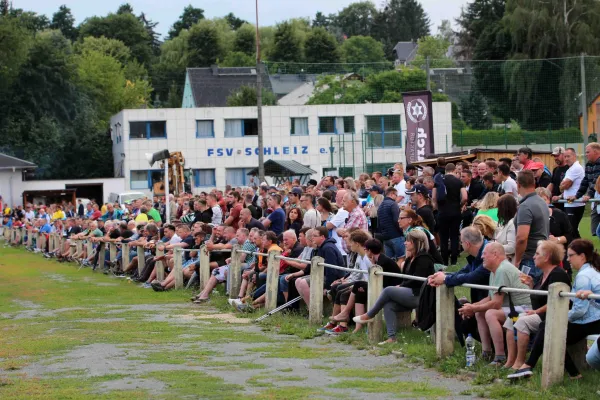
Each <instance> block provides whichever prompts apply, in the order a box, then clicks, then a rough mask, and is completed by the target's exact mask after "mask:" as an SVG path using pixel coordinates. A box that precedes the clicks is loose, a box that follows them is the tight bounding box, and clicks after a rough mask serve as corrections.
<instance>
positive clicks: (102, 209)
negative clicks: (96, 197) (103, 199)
mask: <svg viewBox="0 0 600 400" xmlns="http://www.w3.org/2000/svg"><path fill="white" fill-rule="evenodd" d="M106 211H107V210H106V204H103V205H102V208H101V209H100V212H101V213H102V215H104V214H106Z"/></svg>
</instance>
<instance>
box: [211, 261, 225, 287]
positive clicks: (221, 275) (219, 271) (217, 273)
mask: <svg viewBox="0 0 600 400" xmlns="http://www.w3.org/2000/svg"><path fill="white" fill-rule="evenodd" d="M228 273H229V265H224V266H222V267H219V268H215V269H213V272H212V275H213V276H214V277H215V278H217V282H219V283H223V282H225V279H227V274H228Z"/></svg>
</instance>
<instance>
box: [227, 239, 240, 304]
mask: <svg viewBox="0 0 600 400" xmlns="http://www.w3.org/2000/svg"><path fill="white" fill-rule="evenodd" d="M239 249H240V245H239V244H234V245H233V247H232V248H231V263H230V264H229V275H228V276H227V280H228V281H229V282H230V285H229V298H230V299H237V296H238V294H239V292H240V286H241V284H242V263H241V262H240V254H241V253H238V250H239Z"/></svg>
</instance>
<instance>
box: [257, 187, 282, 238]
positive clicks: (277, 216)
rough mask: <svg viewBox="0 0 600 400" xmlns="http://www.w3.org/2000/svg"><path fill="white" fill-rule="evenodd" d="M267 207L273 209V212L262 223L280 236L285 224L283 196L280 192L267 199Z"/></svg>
mask: <svg viewBox="0 0 600 400" xmlns="http://www.w3.org/2000/svg"><path fill="white" fill-rule="evenodd" d="M267 207H269V208H270V209H271V210H273V212H272V213H271V214H270V215H269V217H268V218H266V219H265V220H263V221H262V223H263V225H264V226H265V228H267V229H268V230H270V231H273V232H275V234H276V235H277V236H279V235H281V233H282V232H283V228H284V225H285V211H283V209H282V208H281V196H280V195H278V194H272V195H270V196H269V198H268V199H267Z"/></svg>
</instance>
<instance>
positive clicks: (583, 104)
mask: <svg viewBox="0 0 600 400" xmlns="http://www.w3.org/2000/svg"><path fill="white" fill-rule="evenodd" d="M587 108H588V107H587V96H586V87H585V54H584V53H581V117H582V122H583V123H582V125H583V126H582V129H581V133H582V135H583V146H584V148H585V147H587V145H588V113H587V111H588V110H587Z"/></svg>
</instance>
